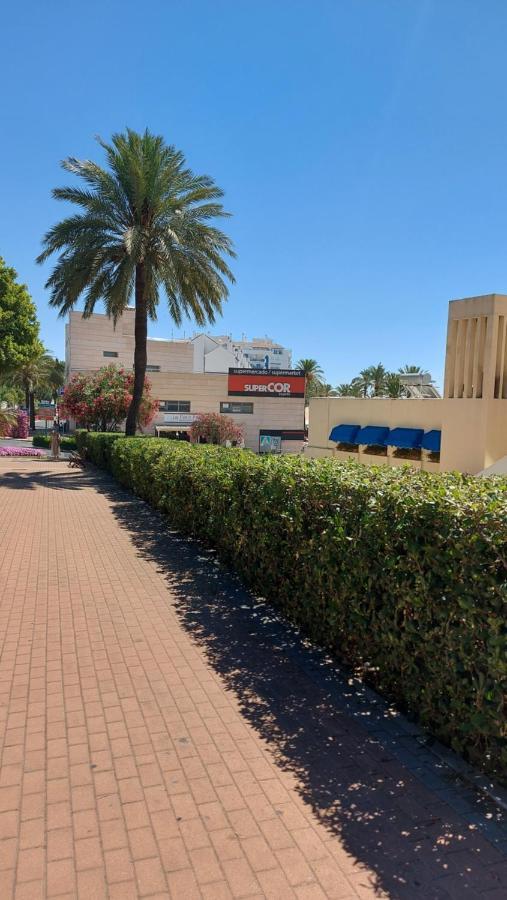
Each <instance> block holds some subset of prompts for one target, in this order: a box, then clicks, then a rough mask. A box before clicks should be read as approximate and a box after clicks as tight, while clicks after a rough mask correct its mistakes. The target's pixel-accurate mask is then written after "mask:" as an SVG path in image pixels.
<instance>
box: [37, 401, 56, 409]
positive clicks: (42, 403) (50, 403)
mask: <svg viewBox="0 0 507 900" xmlns="http://www.w3.org/2000/svg"><path fill="white" fill-rule="evenodd" d="M50 406H52V407H53V409H54V403H53V401H52V400H39V409H40V408H41V407H43V408H44V409H48V408H49V407H50Z"/></svg>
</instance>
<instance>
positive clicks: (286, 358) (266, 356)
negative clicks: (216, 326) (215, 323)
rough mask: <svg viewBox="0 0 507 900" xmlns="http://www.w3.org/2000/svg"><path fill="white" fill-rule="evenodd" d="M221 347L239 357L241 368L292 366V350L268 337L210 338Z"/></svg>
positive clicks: (283, 367) (285, 367) (282, 367)
mask: <svg viewBox="0 0 507 900" xmlns="http://www.w3.org/2000/svg"><path fill="white" fill-rule="evenodd" d="M210 340H214V341H217V342H218V344H219V345H220V346H221V347H226V348H227V350H229V351H230V352H231V353H234V354H237V355H238V358H241V359H242V360H243V362H242V363H241V365H242V367H243V368H247V369H248V368H251V369H290V368H291V367H292V351H291V350H288V349H287V347H283V346H282V345H281V344H277V343H276V342H275V341H273V340H272V339H271V338H269V337H263V338H253V339H252V340H251V341H247V340H246V338H242V340H241V341H235V340H234V339H233V338H232V337H231V336H230V335H229V336H224V335H222V336H219V337H215V338H210Z"/></svg>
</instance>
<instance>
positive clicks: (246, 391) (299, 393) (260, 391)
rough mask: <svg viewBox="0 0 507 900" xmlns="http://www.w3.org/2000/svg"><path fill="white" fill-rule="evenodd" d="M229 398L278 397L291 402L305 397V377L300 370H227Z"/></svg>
mask: <svg viewBox="0 0 507 900" xmlns="http://www.w3.org/2000/svg"><path fill="white" fill-rule="evenodd" d="M228 394H229V397H250V399H251V400H253V399H254V397H266V398H271V397H272V398H274V397H280V398H284V399H286V400H287V399H289V400H293V399H294V398H302V397H304V396H305V376H304V373H303V372H302V371H301V370H300V369H229V378H228Z"/></svg>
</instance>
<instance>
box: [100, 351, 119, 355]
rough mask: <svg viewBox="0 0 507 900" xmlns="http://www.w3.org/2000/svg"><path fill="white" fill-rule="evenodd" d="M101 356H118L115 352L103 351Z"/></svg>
mask: <svg viewBox="0 0 507 900" xmlns="http://www.w3.org/2000/svg"><path fill="white" fill-rule="evenodd" d="M102 356H118V351H117V350H103V351H102Z"/></svg>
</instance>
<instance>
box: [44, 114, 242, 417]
mask: <svg viewBox="0 0 507 900" xmlns="http://www.w3.org/2000/svg"><path fill="white" fill-rule="evenodd" d="M99 144H100V146H101V147H102V149H103V150H104V152H105V155H106V162H107V167H106V168H103V167H102V166H99V165H98V164H97V163H94V162H91V161H89V160H78V159H74V158H69V159H67V160H65V161H64V162H63V163H62V165H63V168H64V169H65V170H66V171H67V172H70V173H71V174H73V175H76V176H77V177H78V178H79V179H80V180H81V181H82V182H83V185H84V186H83V187H75V186H71V187H64V188H57V189H56V190H54V191H53V196H54V197H55V199H57V200H63V201H65V202H68V203H73V204H75V205H76V206H78V207H79V209H80V212H78V213H75V214H74V215H72V216H70V217H68V218H66V219H63V220H62V221H61V222H59V223H58V224H57V225H55V226H53V228H51V229H50V230H49V231H48V232H47V234H46V235H45V237H44V239H43V247H44V249H43V252H42V253H41V254H40V256H39V258H38V262H41V263H42V262H44V261H45V260H46V259H48V258H49V257H50V256H51V255H52V254H58V260H57V262H56V265H55V267H54V269H53V272H52V274H51V275H50V277H49V279H48V281H47V284H46V287H48V288H49V289H50V291H51V299H50V304H51V305H52V306H55V307H57V308H58V309H59V310H60V314H61V315H65V314H66V313H67V312H68V311H69V310H71V309H72V308H73V307H74V306H75V304H76V303H77V301H78V300H79V298H80V297H84V312H83V315H84V316H85V317H86V316H90V315H91V314H92V313H93V310H94V309H95V305H96V303H97V301H98V300H103V301H104V304H105V308H106V312H107V314H108V315H109V316H112V317H113V319H114V320H116V319H117V318H118V317H119V316H121V314H122V313H123V312H124V310H125V309H126V307H127V306H128V305H129V304H130V302H131V298H132V296H134V302H135V310H136V313H135V351H134V373H135V379H134V387H133V392H132V402H131V405H130V408H129V410H128V415H127V421H126V433H127V434H135V430H136V423H137V421H138V418H139V407H140V404H141V398H142V394H143V390H144V377H145V372H146V361H147V332H148V318H151V319H155V318H156V315H157V306H158V302H159V294H160V291H161V290H163V291H165V294H166V296H167V302H168V305H169V313H170V315H171V316H172V318H173V320H174V322H175V323H176V324H178V325H179V324H180V323H181V321H182V319H183V317H184V316H187V315H188V316H191V317H193V318H194V320H195V322H196V323H197V324H198V325H199V326H204V325H205V324H206V323H207V322H214V321H215V318H216V316H217V315H219V314H220V313H221V311H222V303H223V302H224V300H226V299H227V296H228V287H227V282H226V280H229V281H233V280H234V279H233V275H232V272H231V271H230V269H229V267H228V265H227V264H226V262H225V257H226V256H234V252H233V245H232V242H231V240H230V238H228V237H227V236H226V235H225V234H224V233H223V232H222V231H220V230H219V229H218V228H217V227H216V226H215V225H213V224H212V223H213V221H214V220H216V219H219V218H223V217H224V216H226V215H228V214H227V213H226V212H225V211H224V208H223V206H222V204H221V203H220V202H219V201H220V199H221V197H222V196H223V191H222V190H221V189H220V188H219V187H218V186H217V185H216V184H215V182H214V181H213V179H212V178H210V177H209V176H207V175H195V174H194V173H193V172H192V171H191V170H190V169H189V168H188V167H187V166H186V162H185V158H184V156H183V154H182V153H181V152H180V151H179V150H176V148H175V147H172V146H169V145H167V144H166V143H165V141H164V139H163V138H162V137H159V136H157V135H154V134H151V133H150V132H149V131H148V130H146V131H145V132H144V133H143V134H137V133H136V132H135V131H132V130H130V129H127V131H125V132H124V133H123V134H115V135H113V137H112V140H111V143H110V144H107V143H105V142H104V141H101V140H99Z"/></svg>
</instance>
